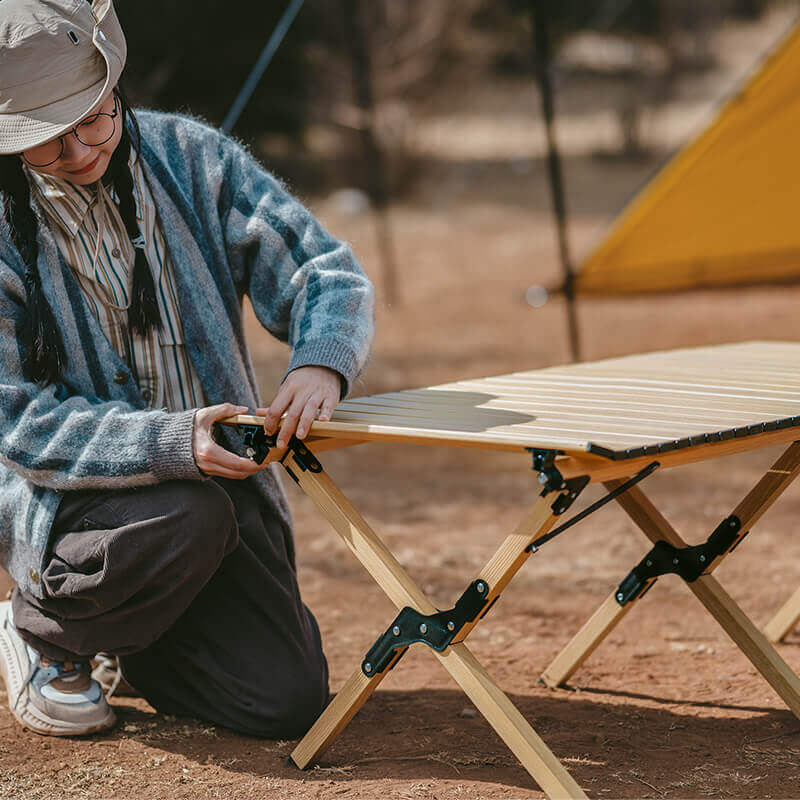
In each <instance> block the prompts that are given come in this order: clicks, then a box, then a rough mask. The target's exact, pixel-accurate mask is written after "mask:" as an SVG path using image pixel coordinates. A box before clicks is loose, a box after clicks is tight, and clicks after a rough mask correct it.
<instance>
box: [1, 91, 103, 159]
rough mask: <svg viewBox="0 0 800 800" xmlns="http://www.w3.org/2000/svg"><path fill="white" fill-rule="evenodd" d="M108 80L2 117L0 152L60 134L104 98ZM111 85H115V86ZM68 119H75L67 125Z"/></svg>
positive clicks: (10, 151) (34, 143) (42, 142)
mask: <svg viewBox="0 0 800 800" xmlns="http://www.w3.org/2000/svg"><path fill="white" fill-rule="evenodd" d="M107 83H108V81H107V80H102V81H98V82H97V83H95V84H93V85H92V86H90V87H89V88H88V89H84V90H83V91H82V92H78V93H77V94H73V95H71V96H70V97H65V98H64V99H63V100H59V101H58V102H57V103H49V104H48V105H46V106H44V107H42V108H34V109H31V110H30V111H26V112H25V113H23V114H4V115H3V116H2V117H0V142H2V144H0V154H2V155H9V154H11V153H21V152H23V151H24V150H28V149H30V148H31V147H36V146H37V145H40V144H44V143H45V142H49V141H50V140H51V139H55V138H56V137H57V136H61V134H63V133H65V132H66V131H68V130H70V129H71V128H73V127H74V126H75V125H76V124H77V123H79V122H80V121H81V120H82V119H83V118H84V117H85V116H86V115H87V114H88V113H89V112H90V111H91V110H92V109H93V108H94V107H95V106H96V105H97V104H98V103H99V102H100V101H101V100H102V99H103V96H104V94H105V92H104V91H103V90H104V89H105V87H106V84H107ZM110 88H112V89H113V86H112V87H110ZM65 119H69V120H73V121H72V122H69V123H67V124H66V125H65V124H64V120H65Z"/></svg>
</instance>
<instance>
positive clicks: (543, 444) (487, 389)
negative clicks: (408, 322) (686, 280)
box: [250, 342, 800, 459]
mask: <svg viewBox="0 0 800 800" xmlns="http://www.w3.org/2000/svg"><path fill="white" fill-rule="evenodd" d="M250 419H258V418H253V417H250ZM778 424H780V425H781V426H793V425H798V424H800V344H794V343H769V342H756V343H745V344H739V345H728V346H719V347H707V348H695V349H688V350H679V351H667V352H663V353H651V354H646V355H637V356H627V357H624V358H618V359H608V360H606V361H600V362H595V363H593V364H577V365H571V366H568V367H550V368H547V369H543V370H531V371H527V372H516V373H511V374H509V375H498V376H492V377H487V378H479V379H470V380H464V381H458V382H454V383H449V384H442V385H439V386H432V387H427V388H424V389H410V390H404V391H400V392H387V393H383V394H380V395H374V396H372V397H362V398H352V399H350V400H345V401H344V402H342V403H340V404H339V406H338V407H337V409H336V411H335V413H334V415H333V418H332V420H331V421H329V422H319V421H316V422H314V424H313V426H312V429H311V433H310V435H311V436H313V437H314V438H315V439H321V438H330V439H343V440H349V441H380V440H386V441H403V442H409V443H427V444H442V445H452V446H458V447H479V448H484V449H492V450H511V451H514V450H517V451H521V450H524V449H525V448H531V447H538V448H545V449H552V450H561V451H564V452H566V453H569V454H571V455H575V456H578V455H579V454H581V453H586V452H592V453H597V454H601V455H606V456H608V457H612V458H614V459H619V458H625V457H629V456H630V457H635V456H636V455H637V451H640V450H642V449H643V448H648V447H649V448H650V451H648V452H651V454H652V452H655V451H656V449H655V448H654V447H653V446H654V445H662V446H663V445H668V444H669V443H671V442H676V441H677V442H679V443H680V447H688V448H694V447H696V446H698V444H699V442H701V441H702V440H703V439H704V437H711V438H712V439H714V438H725V437H728V436H732V435H733V434H734V432H735V433H736V436H737V437H738V436H740V435H741V434H743V433H745V432H746V433H747V434H748V435H749V434H756V435H760V433H761V431H762V429H763V430H766V429H765V428H764V426H765V425H766V426H769V427H773V428H774V427H776V426H777V425H778ZM779 438H780V437H779ZM780 440H785V439H780ZM753 446H755V445H753ZM745 449H749V447H748V448H745ZM704 452H709V451H704Z"/></svg>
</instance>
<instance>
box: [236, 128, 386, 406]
mask: <svg viewBox="0 0 800 800" xmlns="http://www.w3.org/2000/svg"><path fill="white" fill-rule="evenodd" d="M220 147H221V151H222V152H221V155H222V160H223V163H224V164H225V171H224V173H223V181H224V183H225V184H226V186H227V187H229V191H227V192H223V193H222V194H223V196H224V195H226V194H227V195H228V201H227V203H226V204H225V205H227V207H223V208H221V209H220V211H221V215H222V219H223V225H224V236H225V244H226V248H227V253H228V258H229V262H230V266H231V270H232V272H233V276H234V280H235V282H236V284H237V288H238V290H239V292H240V293H241V294H246V295H247V296H248V297H249V298H250V301H251V302H252V304H253V309H254V311H255V314H256V316H257V318H258V320H259V321H260V322H261V324H262V325H263V326H264V328H266V329H267V330H268V331H269V332H270V333H272V334H273V336H275V337H277V338H278V339H280V340H282V341H285V342H288V344H289V345H290V346H291V348H292V352H291V357H290V360H289V367H288V369H287V370H286V374H288V373H289V372H290V371H291V370H293V369H297V367H302V366H306V365H312V364H313V365H321V366H325V367H330V368H331V369H334V370H336V371H337V372H338V373H339V374H340V375H341V376H342V378H343V390H342V396H343V397H344V396H345V395H346V394H347V393H348V392H349V391H350V389H351V388H352V384H353V381H354V380H355V379H356V377H357V376H358V375H359V374H360V372H361V371H362V370H363V368H364V366H365V364H366V361H367V358H368V355H369V348H370V344H371V342H372V336H373V330H374V323H373V318H374V293H373V289H372V284H371V283H370V281H369V278H367V276H366V275H365V274H364V272H363V270H362V269H361V267H360V266H359V265H358V263H357V261H356V259H355V257H354V256H353V253H352V252H351V250H350V248H349V247H348V246H347V245H346V244H344V243H343V242H340V241H338V240H337V239H335V238H334V237H333V236H331V235H330V234H329V233H328V232H327V231H326V230H325V229H324V228H323V227H322V226H321V225H320V224H319V223H318V222H317V220H316V219H315V218H314V217H313V215H312V214H311V213H310V212H309V211H308V210H307V209H306V208H304V207H303V205H302V204H301V203H299V202H298V201H297V200H295V199H294V198H293V197H291V195H289V193H288V192H287V191H286V190H285V189H284V187H283V186H282V185H281V184H280V183H279V182H278V181H277V180H276V179H275V178H274V177H273V176H272V175H270V174H269V173H268V172H266V171H265V170H264V169H263V168H262V167H261V166H260V165H259V164H258V163H257V162H256V161H255V160H254V159H253V158H252V157H251V156H250V155H248V154H247V153H246V152H245V151H244V150H243V149H242V148H241V147H240V146H239V145H237V144H236V143H234V142H233V141H231V140H230V139H226V138H224V137H221V138H220ZM284 377H285V375H284Z"/></svg>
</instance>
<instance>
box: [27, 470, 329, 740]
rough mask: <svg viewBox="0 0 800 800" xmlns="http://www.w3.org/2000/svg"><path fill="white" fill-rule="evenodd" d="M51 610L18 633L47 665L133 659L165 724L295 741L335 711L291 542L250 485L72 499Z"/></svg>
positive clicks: (207, 484)
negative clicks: (194, 721) (173, 719)
mask: <svg viewBox="0 0 800 800" xmlns="http://www.w3.org/2000/svg"><path fill="white" fill-rule="evenodd" d="M40 579H41V581H42V585H43V589H44V593H45V598H44V599H38V598H35V597H32V596H31V595H28V594H26V593H24V592H20V591H19V590H18V589H15V590H14V595H13V598H12V603H13V613H14V622H15V625H16V627H17V629H18V630H19V632H20V635H21V636H22V637H23V638H24V639H25V640H26V641H27V642H28V643H29V644H30V645H31V646H32V647H33V648H35V649H36V650H38V651H39V652H40V653H42V654H43V655H44V656H47V657H49V658H53V659H56V660H70V659H74V658H75V657H82V658H87V657H91V656H94V655H95V654H96V653H98V652H107V653H112V654H115V655H117V656H119V661H120V665H121V668H122V673H123V675H124V676H125V678H126V679H127V680H128V681H129V682H130V683H131V684H132V685H133V686H134V687H135V688H136V689H137V690H138V691H139V692H141V693H142V695H143V696H144V697H145V698H147V700H148V701H149V702H150V703H151V705H153V707H154V708H156V709H157V710H159V711H163V712H166V713H170V714H185V715H189V716H193V717H197V718H200V719H203V720H207V721H209V722H211V723H214V724H218V725H222V726H224V727H228V728H232V729H234V730H237V731H240V732H242V733H247V734H252V735H256V736H265V737H269V738H295V737H297V736H300V735H302V734H303V733H305V731H306V730H307V729H308V728H309V727H310V725H311V723H312V722H313V721H314V719H315V718H316V716H317V715H318V714H319V713H320V711H321V710H322V709H323V708H324V706H325V704H326V703H327V699H328V669H327V664H326V661H325V657H324V655H323V653H322V645H321V641H320V635H319V629H318V627H317V623H316V621H315V620H314V617H313V616H312V615H311V613H310V611H309V610H308V609H307V608H306V607H305V605H304V604H303V603H302V601H301V599H300V592H299V589H298V585H297V575H296V573H295V566H294V549H293V540H292V534H291V531H290V530H288V529H287V528H286V525H285V524H284V523H283V522H282V521H281V520H280V519H279V518H278V517H277V516H276V515H275V513H274V512H272V510H271V509H270V508H267V507H264V506H263V505H262V504H261V501H260V499H259V497H258V496H257V495H256V494H255V493H254V492H253V491H252V490H251V489H250V488H249V486H248V483H247V481H246V480H245V481H232V480H226V479H223V478H215V479H213V480H208V481H202V482H201V481H172V482H167V483H161V484H157V485H155V486H149V487H142V488H137V489H130V490H125V491H79V492H66V493H65V494H64V496H63V499H62V501H61V505H60V506H59V509H58V513H57V515H56V518H55V521H54V523H53V528H52V531H51V537H50V549H49V554H48V563H47V565H46V568H45V569H44V570H43V571H42V573H41V578H40Z"/></svg>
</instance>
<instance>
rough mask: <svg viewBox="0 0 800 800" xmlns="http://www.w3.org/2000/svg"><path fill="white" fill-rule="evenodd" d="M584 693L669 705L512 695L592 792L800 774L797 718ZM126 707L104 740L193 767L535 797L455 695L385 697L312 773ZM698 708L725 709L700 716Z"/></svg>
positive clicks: (734, 783) (771, 788)
mask: <svg viewBox="0 0 800 800" xmlns="http://www.w3.org/2000/svg"><path fill="white" fill-rule="evenodd" d="M587 691H592V693H593V694H605V695H607V696H610V697H614V696H623V697H628V698H633V699H636V698H642V699H646V700H650V699H655V700H656V702H660V703H666V702H668V701H665V700H659V699H658V698H650V697H648V696H647V695H637V694H634V693H625V692H602V690H599V689H598V690H586V689H582V690H581V691H580V692H566V693H565V692H558V693H555V692H551V691H549V690H544V689H543V690H541V693H537V694H535V695H509V696H510V699H511V700H512V702H513V703H514V704H515V705H516V706H517V707H518V708H519V710H520V711H521V712H522V714H523V715H524V716H525V718H526V719H527V720H528V721H529V722H530V723H531V725H532V726H533V727H534V729H535V730H536V731H537V733H538V734H539V735H540V736H542V738H543V739H544V741H545V742H546V743H547V745H548V746H549V747H550V748H551V749H552V750H553V752H554V753H555V755H556V756H557V757H558V758H559V759H560V760H561V761H562V762H563V763H564V764H565V766H566V767H567V768H568V769H569V771H570V773H571V774H572V775H573V776H574V777H575V779H576V780H577V781H578V783H579V784H580V785H581V786H582V787H583V788H584V790H585V791H587V792H588V793H589V794H590V796H613V797H643V796H666V795H664V794H656V795H647V794H642V792H643V791H644V790H645V789H644V787H646V786H650V787H651V788H657V789H658V791H659V792H664V791H666V790H677V789H680V791H681V792H682V794H681V795H680V796H692V797H694V796H700V795H708V794H709V793H713V792H716V791H717V790H719V791H720V792H722V793H723V794H724V796H725V797H733V798H752V797H754V796H768V795H769V793H771V792H772V793H774V792H779V793H780V792H781V789H783V792H782V793H781V794H780V796H787V795H786V787H787V786H788V785H789V783H790V782H793V781H794V780H795V779H796V777H797V776H796V764H797V762H798V760H800V726H799V725H798V721H797V719H796V718H795V717H794V716H793V715H792V714H791V712H789V711H788V710H784V709H777V708H770V707H766V706H765V707H757V706H736V705H726V704H716V703H713V702H707V701H692V700H687V701H685V702H682V703H677V702H674V701H673V702H672V703H671V708H665V707H655V708H654V707H652V706H647V705H642V704H635V703H634V702H632V700H629V701H628V702H626V703H624V704H619V703H616V702H603V701H602V700H600V699H592V700H588V699H582V697H581V695H582V694H584V693H587ZM127 702H129V701H121V702H120V701H117V703H116V705H115V708H116V711H117V713H118V717H119V725H118V727H117V729H116V730H115V731H113V732H111V733H110V734H109V735H108V736H107V737H104V738H105V739H106V741H108V743H109V744H112V743H117V742H121V741H122V740H125V739H128V740H134V741H138V742H140V743H141V744H143V745H145V746H148V747H151V748H157V749H160V750H162V751H164V752H168V753H172V754H176V755H178V756H180V757H181V758H183V759H185V761H186V762H187V764H188V763H189V762H194V763H196V764H212V765H219V766H221V767H224V768H225V769H226V770H229V771H231V772H236V773H242V774H246V775H252V776H253V777H257V778H258V777H271V778H280V779H283V780H292V779H296V780H298V781H305V782H310V781H331V780H334V781H336V782H337V783H339V782H348V781H351V782H364V781H376V780H385V779H392V780H401V781H402V780H425V779H427V780H450V781H457V782H459V781H461V782H464V781H470V782H487V783H491V784H494V785H498V784H499V785H503V786H508V787H515V788H518V789H525V790H531V791H536V789H537V787H536V785H535V784H534V782H533V780H532V778H531V777H530V776H529V775H528V774H527V772H526V771H525V770H524V769H523V767H522V766H521V765H520V764H519V762H518V761H517V759H516V758H515V757H514V756H513V754H512V753H511V752H510V751H509V750H508V749H507V748H506V746H505V744H504V743H503V742H502V741H501V740H500V738H499V737H498V736H497V735H496V734H495V733H494V731H493V730H492V729H491V728H490V727H489V725H488V723H487V722H486V721H485V720H484V719H483V718H482V717H481V716H480V715H479V714H477V712H475V710H474V709H473V707H472V705H471V704H470V702H469V700H468V699H467V698H466V697H465V695H463V694H462V693H461V692H460V691H458V690H446V689H441V690H439V689H423V690H415V691H408V692H406V691H381V690H379V691H378V692H376V694H375V695H373V697H372V698H371V699H370V701H369V702H367V704H366V705H365V706H364V707H363V708H362V710H361V711H360V712H359V713H358V715H357V717H356V718H355V719H354V720H353V721H352V722H351V723H350V725H349V726H348V727H347V728H346V729H345V730H344V732H343V733H342V734H341V735H340V736H339V738H338V739H337V740H336V741H335V742H334V743H333V745H332V746H331V747H330V748H329V749H328V750H327V751H325V752H324V753H323V754H322V756H321V758H320V760H319V763H318V764H315V765H312V766H311V767H310V768H309V769H307V770H305V771H301V770H299V769H297V768H296V767H295V766H294V764H293V763H291V762H290V761H289V756H290V754H291V752H292V750H293V749H294V746H295V742H289V741H267V740H262V739H255V738H251V737H246V736H240V735H238V734H235V733H233V732H230V731H227V730H224V729H222V728H217V727H214V726H209V725H207V724H205V723H202V722H198V721H196V720H192V719H188V718H178V717H172V716H165V715H159V714H156V713H153V712H150V711H145V710H143V709H142V708H141V707H136V706H134V705H127V704H123V703H127ZM134 702H135V701H134ZM776 702H778V701H777V700H776ZM698 707H701V708H704V709H709V710H711V712H712V714H713V712H714V710H724V711H726V712H727V713H726V714H724V715H720V716H696V715H695V714H694V713H693V709H696V708H698ZM731 712H733V713H731ZM745 715H747V716H745ZM120 746H121V745H120ZM767 767H768V769H767ZM765 771H766V772H768V775H765ZM754 782H755V783H756V785H757V792H756V795H754V786H753V785H752V784H753V783H754ZM798 788H800V787H798ZM598 792H605V793H606V794H596V793H598ZM607 792H613V795H608V794H607ZM765 793H767V794H766V795H765ZM670 796H672V795H670Z"/></svg>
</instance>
